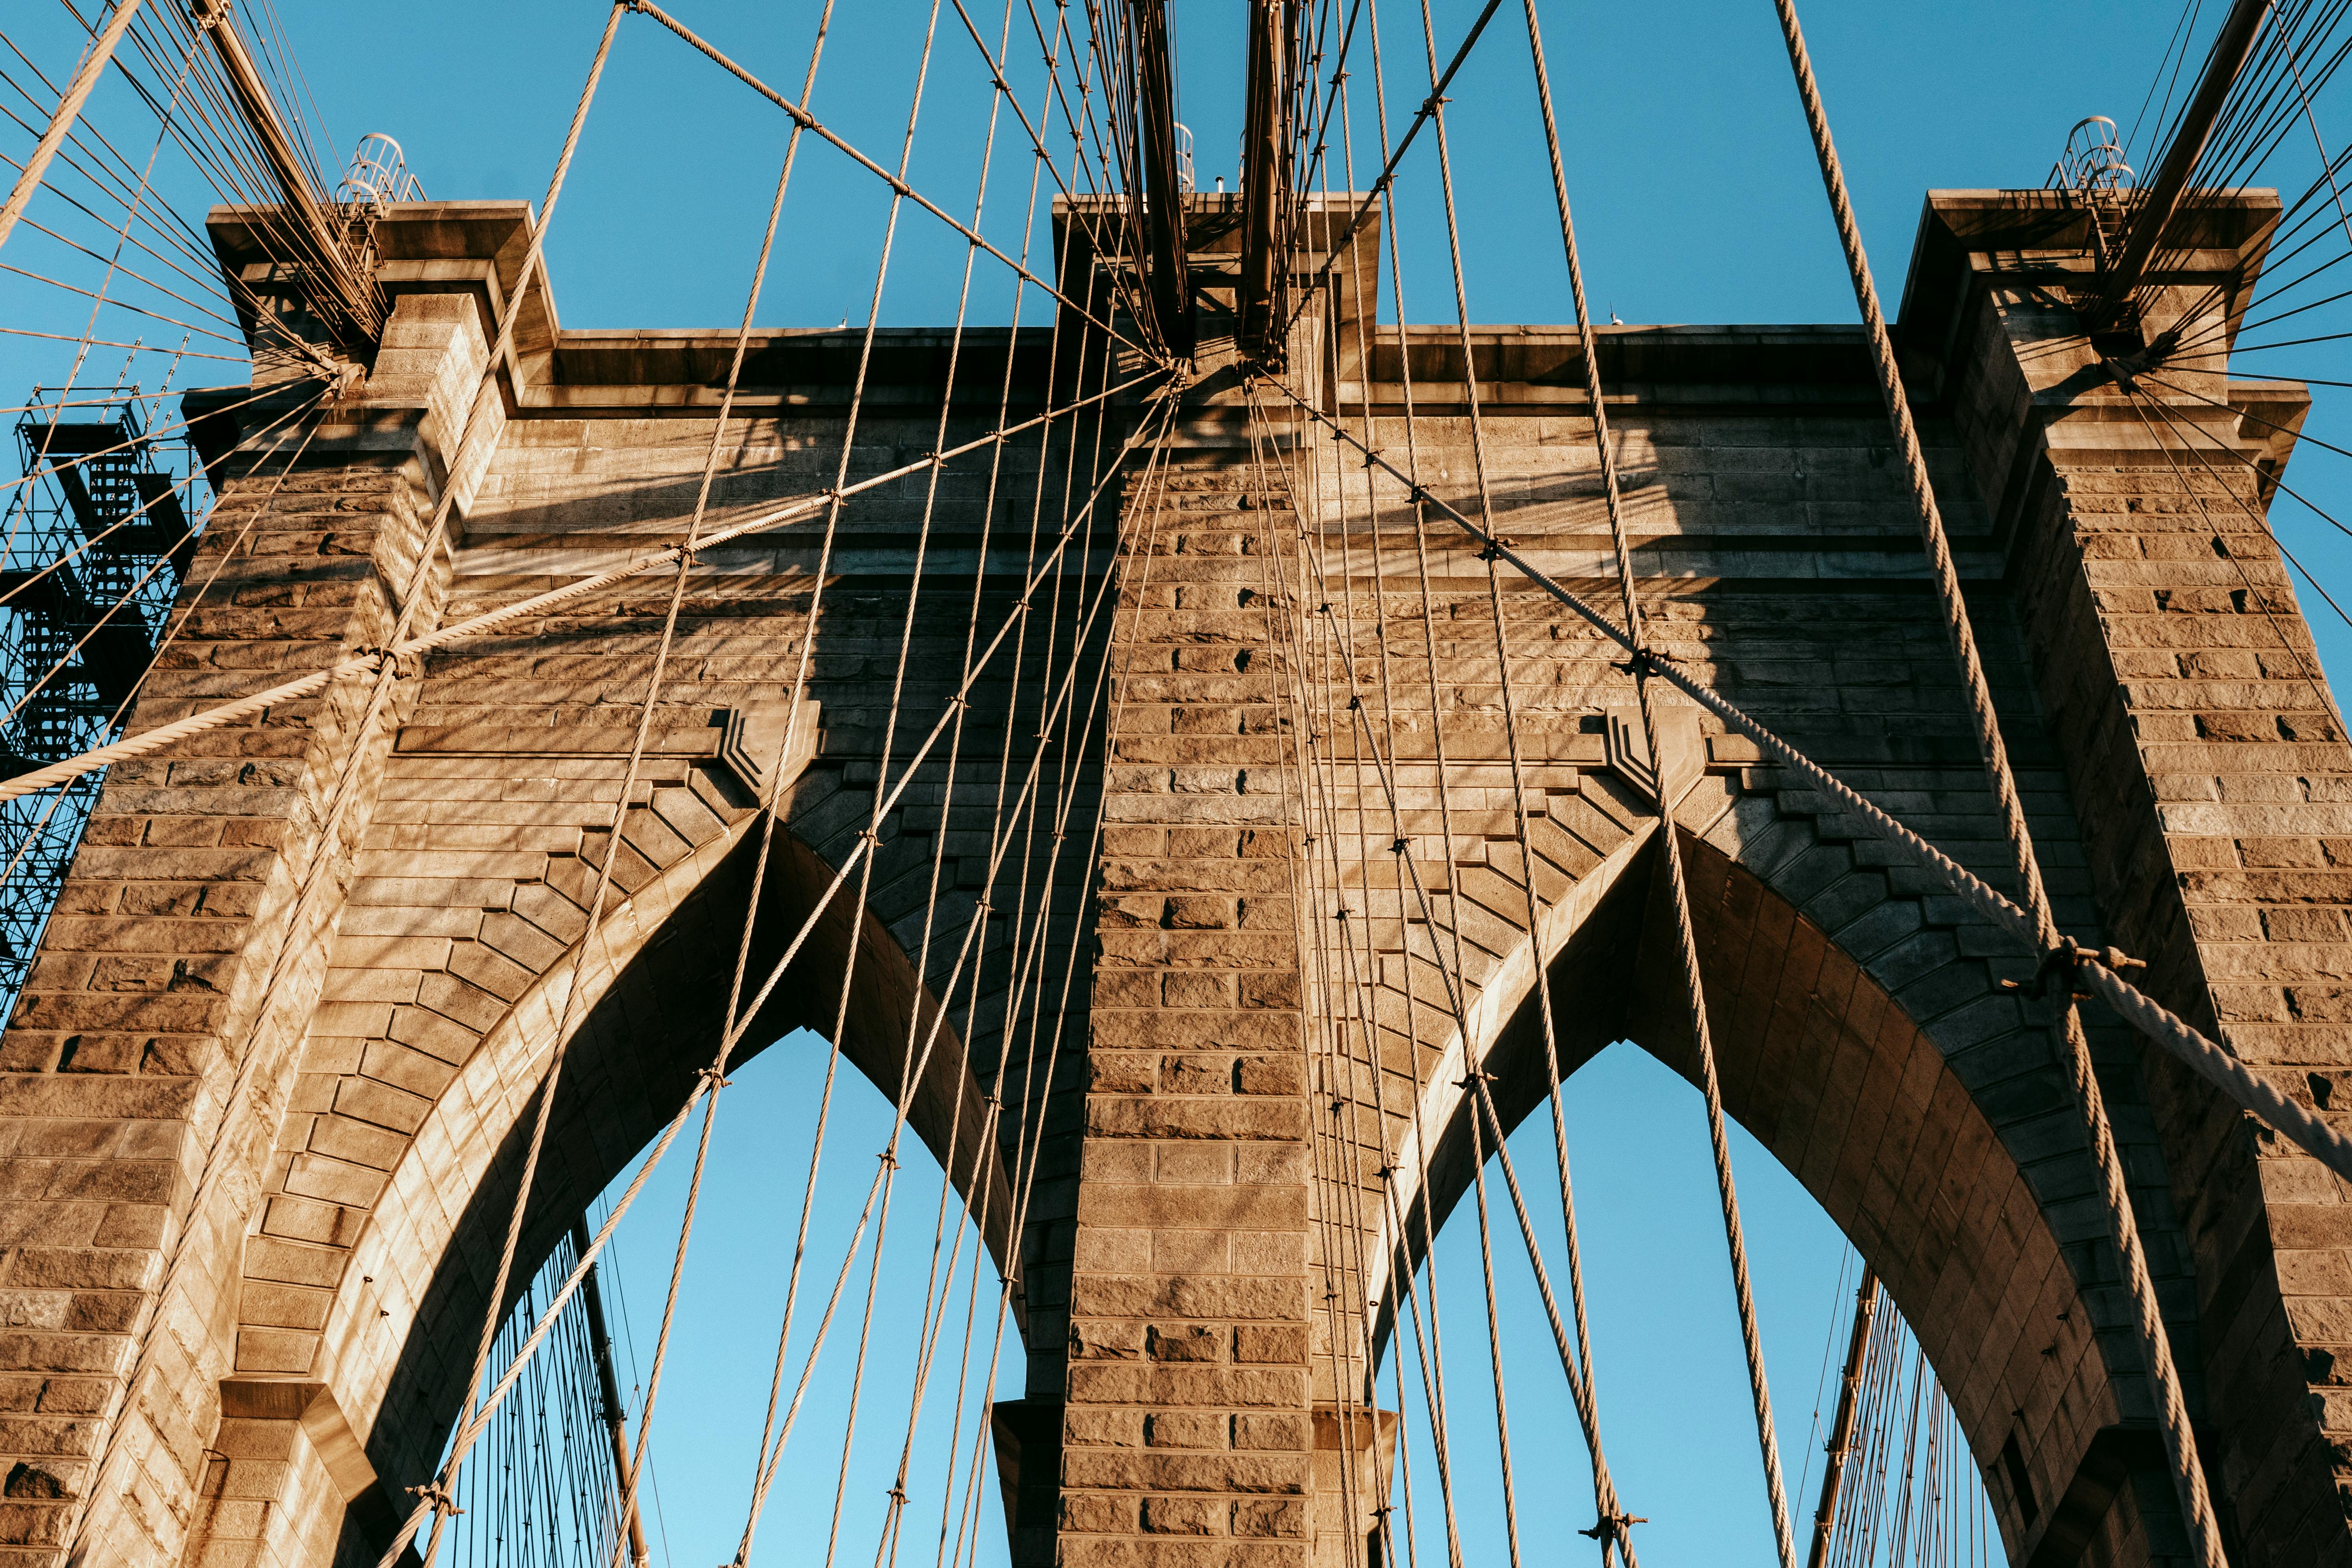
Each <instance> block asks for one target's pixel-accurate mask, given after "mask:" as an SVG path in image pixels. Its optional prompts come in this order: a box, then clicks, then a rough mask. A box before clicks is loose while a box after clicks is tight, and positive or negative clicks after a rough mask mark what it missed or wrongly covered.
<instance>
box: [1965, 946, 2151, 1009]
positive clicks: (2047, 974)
mask: <svg viewBox="0 0 2352 1568" xmlns="http://www.w3.org/2000/svg"><path fill="white" fill-rule="evenodd" d="M2086 963H2095V964H2099V965H2100V966H2102V967H2104V968H2105V969H2107V970H2110V971H2112V972H2114V973H2116V974H2117V975H2120V974H2121V973H2123V972H2124V971H2125V970H2126V969H2146V968H2147V960H2146V959H2141V958H2134V957H2132V956H2131V955H2130V954H2129V953H2127V952H2124V950H2123V949H2121V948H2119V947H2115V946H2108V947H2105V948H2096V947H2084V945H2083V944H2082V943H2080V942H2076V941H2075V940H2074V938H2073V937H2071V936H2062V937H2060V938H2059V939H2058V945H2057V946H2055V947H2053V948H2052V949H2050V951H2049V952H2045V953H2043V954H2042V962H2041V963H2038V964H2036V965H2035V966H2034V970H2033V978H2032V979H2031V980H2004V981H2002V982H2000V988H2001V989H2002V990H2003V991H2010V992H2017V993H2021V994H2025V995H2028V996H2047V995H2049V994H2051V992H2050V986H2051V982H2052V981H2053V980H2055V979H2061V978H2063V980H2064V981H2065V984H2066V994H2068V995H2070V996H2072V997H2073V998H2074V1000H2075V1001H2077V1002H2087V1001H2089V1000H2090V998H2091V993H2090V992H2089V991H2087V990H2085V989H2084V976H2083V966H2084V964H2086Z"/></svg>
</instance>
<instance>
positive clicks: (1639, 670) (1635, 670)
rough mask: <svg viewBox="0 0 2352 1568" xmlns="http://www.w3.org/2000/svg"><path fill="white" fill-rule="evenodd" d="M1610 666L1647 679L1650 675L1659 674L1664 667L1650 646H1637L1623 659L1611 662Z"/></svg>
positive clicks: (1624, 672)
mask: <svg viewBox="0 0 2352 1568" xmlns="http://www.w3.org/2000/svg"><path fill="white" fill-rule="evenodd" d="M1609 668H1612V669H1614V670H1618V671H1621V672H1622V673H1623V674H1626V675H1635V676H1640V677H1642V678H1643V679H1647V678H1649V677H1650V676H1653V675H1656V674H1658V673H1659V671H1660V670H1661V668H1663V667H1662V666H1661V665H1660V664H1659V663H1658V656H1657V655H1656V654H1654V653H1652V652H1651V651H1650V650H1649V649H1648V648H1645V647H1637V648H1635V649H1634V650H1633V652H1631V653H1629V654H1627V655H1626V656H1625V657H1624V658H1623V659H1622V660H1620V661H1617V662H1614V663H1612V664H1611V665H1610V667H1609Z"/></svg>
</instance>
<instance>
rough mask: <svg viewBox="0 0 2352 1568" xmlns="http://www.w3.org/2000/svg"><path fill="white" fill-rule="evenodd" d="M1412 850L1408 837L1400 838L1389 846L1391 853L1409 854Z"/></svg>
mask: <svg viewBox="0 0 2352 1568" xmlns="http://www.w3.org/2000/svg"><path fill="white" fill-rule="evenodd" d="M1389 853H1390V854H1391V855H1409V854H1411V853H1412V841H1411V840H1410V839H1404V838H1400V839H1398V840H1397V841H1396V842H1395V843H1393V844H1391V845H1390V846H1389Z"/></svg>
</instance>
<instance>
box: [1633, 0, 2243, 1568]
mask: <svg viewBox="0 0 2352 1568" xmlns="http://www.w3.org/2000/svg"><path fill="white" fill-rule="evenodd" d="M1774 10H1775V11H1776V12H1777V13H1778V14H1779V16H1780V35H1781V38H1782V40H1783V41H1784V42H1785V43H1786V45H1787V46H1788V51H1789V64H1790V68H1791V69H1792V70H1793V71H1794V72H1795V75H1796V81H1797V94H1798V97H1799V98H1800V99H1801V100H1802V102H1803V105H1804V111H1805V122H1806V125H1807V127H1808V128H1809V129H1810V130H1811V133H1812V140H1813V151H1814V153H1815V155H1816V157H1817V158H1818V160H1819V162H1820V163H1821V168H1822V184H1823V185H1824V187H1825V188H1826V190H1827V192H1828V195H1829V201H1830V211H1831V214H1832V216H1833V217H1834V218H1835V220H1836V224H1837V231H1838V242H1839V244H1840V246H1841V247H1843V250H1844V252H1845V260H1846V268H1847V271H1848V272H1849V273H1850V274H1851V275H1852V277H1853V292H1854V299H1855V301H1856V302H1857V303H1858V304H1859V305H1860V306H1861V308H1862V316H1863V328H1864V333H1865V334H1866V336H1867V339H1868V342H1869V347H1870V357H1871V365H1872V368H1873V370H1874V371H1875V372H1876V373H1877V377H1878V384H1879V391H1880V394H1881V395H1882V396H1883V397H1884V398H1885V403H1886V411H1887V416H1888V418H1889V419H1890V420H1891V421H1892V422H1893V425H1894V429H1895V444H1896V447H1897V448H1898V450H1899V451H1900V453H1901V455H1902V458H1903V466H1904V472H1905V475H1906V479H1908V481H1909V484H1910V489H1911V499H1912V503H1913V505H1914V506H1915V507H1916V510H1917V512H1918V518H1919V531H1920V535H1921V540H1922V542H1923V543H1924V544H1925V545H1926V547H1927V564H1928V569H1929V571H1930V573H1931V574H1932V575H1933V576H1934V579H1935V583H1936V595H1937V603H1938V605H1940V606H1941V607H1942V610H1943V615H1944V626H1945V630H1946V632H1947V633H1948V636H1949V637H1950V639H1951V644H1952V651H1953V654H1954V656H1955V658H1957V659H1958V663H1959V667H1960V673H1961V676H1962V679H1964V680H1965V682H1966V684H1967V688H1968V695H1969V713H1970V716H1971V717H1972V718H1973V719H1974V721H1975V722H1976V730H1977V745H1978V749H1979V752H1980V753H1981V754H1982V756H1983V759H1984V765H1985V772H1986V774H1987V775H1988V777H1989V779H1990V782H1991V784H1992V790H1993V799H1994V804H1995V805H1997V806H1998V807H1999V809H2000V815H2001V820H2002V827H2003V830H2004V831H2005V833H2006V835H2007V837H2008V839H2009V846H2010V852H2011V856H2012V857H2013V858H2014V863H2015V869H2016V873H2017V879H2018V884H2019V886H2020V888H2021V889H2022V891H2023V892H2024V895H2025V907H2026V909H2027V910H2028V911H2029V912H2030V913H2031V915H2032V921H2033V938H2034V945H2035V947H2037V948H2039V949H2041V950H2042V951H2043V952H2049V951H2051V950H2052V949H2053V948H2055V947H2057V946H2058V943H2059V932H2058V921H2057V918H2056V916H2055V915H2054V914H2053V912H2052V910H2051V907H2050V894H2049V890H2048V889H2047V888H2046V887H2045V886H2044V885H2043V882H2042V868H2041V866H2040V863H2039V861H2038V860H2037V858H2036V857H2035V855H2034V850H2033V837H2032V829H2031V828H2030V827H2029V826H2027V824H2026V820H2025V806H2024V803H2023V802H2022V800H2021V798H2020V797H2019V795H2018V789H2017V780H2016V777H2015V775H2014V774H2013V773H2011V769H2010V763H2009V752H2008V748H2007V746H2006V745H2005V744H2004V742H2002V740H2001V735H2000V717H1999V715H1998V713H1997V712H1996V711H1995V710H1994V707H1993V700H1992V689H1991V687H1990V684H1989V683H1988V682H1987V680H1986V679H1985V673H1984V664H1983V661H1982V660H1981V659H1980V658H1979V657H1978V655H1977V647H1976V637H1975V634H1974V632H1973V631H1972V630H1971V628H1970V627H1969V613H1968V606H1967V604H1966V602H1965V600H1964V599H1963V597H1962V595H1961V593H1960V578H1959V571H1958V567H1957V566H1955V565H1954V563H1953V560H1952V548H1951V542H1950V539H1949V538H1948V535H1947V534H1946V533H1945V531H1944V522H1943V517H1942V515H1941V513H1940V512H1939V511H1938V510H1937V505H1936V496H1935V490H1934V487H1933V485H1932V484H1931V482H1930V481H1929V479H1928V476H1927V458H1926V456H1925V454H1923V453H1922V452H1921V451H1920V449H1919V434H1918V430H1917V427H1916V426H1915V425H1914V423H1913V421H1912V418H1911V406H1910V402H1909V399H1908V398H1907V396H1906V395H1905V392H1904V389H1903V373H1902V370H1901V369H1900V367H1899V366H1897V364H1896V363H1895V347H1894V344H1893V343H1892V342H1890V341H1889V339H1888V336H1887V331H1886V319H1885V314H1884V313H1883V312H1882V311H1881V310H1879V307H1878V295H1877V288H1876V285H1875V284H1874V283H1873V282H1872V280H1871V276H1870V262H1869V258H1867V257H1866V256H1865V255H1864V251H1863V246H1862V233H1861V229H1860V228H1859V226H1857V225H1856V224H1855V222H1854V217H1853V201H1852V198H1851V197H1849V196H1848V195H1847V194H1846V188H1845V174H1844V172H1843V169H1841V167H1840V166H1839V163H1838V157H1837V149H1836V146H1835V144H1834V143H1833V142H1832V140H1831V137H1830V126H1829V115H1828V112H1827V110H1825V109H1824V108H1823V107H1822V95H1821V87H1820V84H1819V83H1818V82H1817V81H1815V79H1814V78H1813V68H1812V61H1811V58H1810V56H1809V55H1808V54H1807V52H1806V49H1805V40H1804V34H1803V31H1802V29H1801V26H1799V23H1798V20H1797V7H1796V4H1795V0H1774ZM1654 754H1655V753H1654V752H1653V755H1654ZM2052 989H2053V994H2052V995H2051V997H2050V1001H2051V1004H2052V1009H2053V1015H2054V1016H2053V1018H2052V1020H2051V1030H2050V1033H2051V1046H2052V1048H2053V1051H2054V1053H2055V1054H2056V1055H2057V1057H2058V1059H2059V1062H2060V1065H2061V1066H2062V1067H2063V1068H2064V1070H2065V1072H2066V1076H2067V1079H2068V1082H2069V1086H2070V1087H2071V1088H2072V1089H2073V1091H2074V1106H2075V1113H2076V1115H2077V1117H2078V1118H2079V1119H2080V1121H2081V1123H2082V1132H2083V1136H2084V1142H2085V1143H2086V1145H2087V1146H2088V1148H2089V1150H2090V1153H2091V1157H2092V1160H2093V1162H2094V1163H2095V1170H2096V1172H2097V1174H2098V1178H2099V1184H2100V1197H2101V1199H2102V1201H2103V1203H2104V1204H2105V1210H2106V1215H2105V1217H2106V1225H2107V1232H2108V1236H2109V1237H2110V1238H2111V1239H2112V1240H2113V1242H2114V1243H2115V1245H2116V1249H2117V1251H2118V1253H2119V1254H2120V1257H2121V1260H2122V1264H2123V1271H2124V1280H2125V1284H2126V1287H2127V1288H2128V1289H2129V1290H2130V1294H2131V1300H2132V1307H2133V1310H2134V1313H2135V1316H2136V1318H2137V1322H2136V1324H2135V1326H2136V1328H2137V1331H2138V1335H2139V1341H2140V1349H2141V1353H2142V1354H2143V1355H2144V1356H2145V1357H2146V1358H2147V1373H2148V1379H2149V1382H2150V1383H2151V1384H2153V1385H2154V1387H2153V1392H2154V1394H2155V1396H2156V1405H2157V1415H2158V1425H2159V1426H2160V1427H2161V1429H2162V1431H2163V1434H2164V1443H2165V1451H2166V1457H2167V1458H2168V1459H2169V1460H2170V1462H2171V1468H2172V1479H2173V1485H2174V1487H2175V1489H2177V1490H2178V1491H2179V1498H2180V1511H2181V1514H2182V1516H2183V1521H2184V1522H2185V1523H2186V1524H2187V1526H2188V1530H2189V1539H2190V1542H2191V1543H2192V1545H2193V1547H2194V1549H2195V1551H2196V1552H2197V1555H2198V1558H2199V1560H2200V1562H2201V1563H2203V1564H2204V1565H2205V1568H2225V1564H2226V1560H2225V1558H2224V1557H2223V1555H2222V1552H2221V1526H2220V1524H2219V1523H2218V1522H2217V1521H2215V1519H2214V1517H2213V1502H2212V1499H2211V1498H2210V1496H2209V1495H2208V1492H2207V1488H2206V1484H2205V1471H2204V1467H2203V1466H2202V1465H2201V1464H2200V1463H2199V1461H2198V1458H2197V1437H2196V1434H2195V1433H2194V1432H2193V1431H2192V1430H2191V1429H2190V1427H2189V1404H2188V1398H2187V1395H2186V1394H2183V1393H2182V1391H2181V1386H2180V1373H2179V1368H2178V1367H2177V1366H2176V1365H2175V1364H2174V1362H2173V1356H2172V1342H2171V1337H2170V1335H2169V1334H2168V1332H2167V1331H2166V1330H2165V1326H2164V1317H2163V1312H2162V1310H2161V1308H2160V1307H2159V1305H2158V1301H2157V1298H2156V1282H2155V1280H2154V1279H2152V1278H2151V1277H2150V1275H2149V1272H2148V1266H2147V1253H2146V1250H2145V1249H2144V1247H2142V1245H2141V1240H2140V1235H2139V1222H2138V1219H2137V1216H2136V1215H2134V1213H2133V1209H2132V1200H2131V1193H2130V1189H2129V1186H2128V1185H2127V1184H2126V1178H2125V1174H2124V1168H2123V1159H2122V1156H2121V1155H2120V1154H2119V1153H2118V1152H2116V1141H2115V1130H2114V1128H2113V1126H2112V1125H2111V1124H2110V1123H2109V1121H2108V1119H2107V1111H2106V1103H2105V1097H2104V1095H2103V1093H2102V1091H2101V1089H2100V1087H2099V1080H2098V1076H2097V1073H2096V1071H2095V1068H2094V1067H2093V1065H2092V1062H2091V1042H2090V1037H2089V1036H2088V1035H2087V1033H2086V1032H2085V1031H2084V1027H2083V1018H2082V1013H2081V1011H2080V1009H2078V1008H2077V1007H2076V1005H2075V1004H2074V984H2073V980H2072V976H2071V975H2067V976H2062V977H2061V978H2060V980H2059V983H2058V984H2056V985H2055V986H2054V987H2053V988H2052ZM1792 1568H1793V1565H1792Z"/></svg>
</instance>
